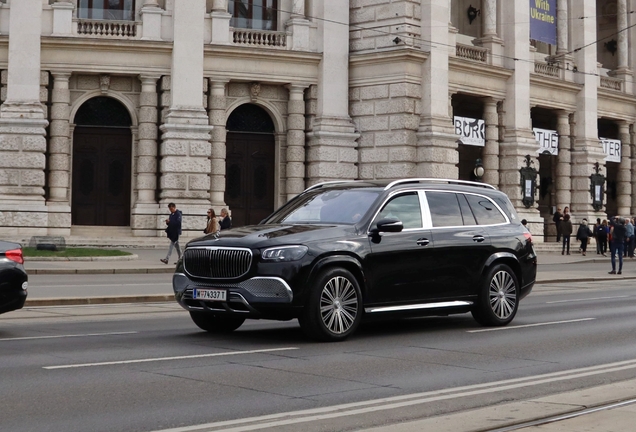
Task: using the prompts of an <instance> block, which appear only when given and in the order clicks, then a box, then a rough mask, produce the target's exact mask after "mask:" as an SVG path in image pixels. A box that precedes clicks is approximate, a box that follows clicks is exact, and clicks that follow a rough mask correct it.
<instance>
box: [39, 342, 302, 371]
mask: <svg viewBox="0 0 636 432" xmlns="http://www.w3.org/2000/svg"><path fill="white" fill-rule="evenodd" d="M297 349H299V348H297V347H286V348H270V349H260V350H251V351H230V352H222V353H214V354H197V355H189V356H177V357H156V358H147V359H136V360H120V361H111V362H100V363H82V364H72V365H60V366H44V367H43V368H42V369H49V370H51V369H71V368H81V367H90V366H111V365H121V364H133V363H149V362H157V361H169V360H187V359H196V358H206V357H221V356H231V355H239V354H259V353H271V352H277V351H289V350H297Z"/></svg>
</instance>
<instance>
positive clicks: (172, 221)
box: [160, 203, 181, 264]
mask: <svg viewBox="0 0 636 432" xmlns="http://www.w3.org/2000/svg"><path fill="white" fill-rule="evenodd" d="M168 210H170V216H168V219H166V225H167V227H166V235H167V236H168V238H169V239H170V247H169V248H168V255H166V258H165V259H161V260H160V261H161V262H162V263H164V264H168V260H169V259H170V255H172V249H173V248H176V249H177V255H178V256H179V259H181V248H180V247H179V236H180V235H181V211H179V210H177V206H176V205H175V203H170V204H168Z"/></svg>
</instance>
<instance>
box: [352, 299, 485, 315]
mask: <svg viewBox="0 0 636 432" xmlns="http://www.w3.org/2000/svg"><path fill="white" fill-rule="evenodd" d="M473 304H474V303H473V302H470V301H447V302H439V303H419V304H410V305H402V306H382V307H371V308H364V311H365V312H366V313H376V312H399V311H406V310H419V309H436V308H449V307H458V306H472V305H473Z"/></svg>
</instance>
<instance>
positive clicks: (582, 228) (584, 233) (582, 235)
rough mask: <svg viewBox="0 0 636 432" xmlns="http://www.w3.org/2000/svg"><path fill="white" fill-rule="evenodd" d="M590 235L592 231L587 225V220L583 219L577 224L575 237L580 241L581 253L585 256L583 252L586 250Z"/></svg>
mask: <svg viewBox="0 0 636 432" xmlns="http://www.w3.org/2000/svg"><path fill="white" fill-rule="evenodd" d="M591 236H592V231H591V230H590V227H589V226H587V220H586V219H583V222H581V225H579V230H578V231H577V232H576V239H577V240H578V241H580V242H581V254H582V255H583V256H585V252H587V242H588V239H589V238H590V237H591Z"/></svg>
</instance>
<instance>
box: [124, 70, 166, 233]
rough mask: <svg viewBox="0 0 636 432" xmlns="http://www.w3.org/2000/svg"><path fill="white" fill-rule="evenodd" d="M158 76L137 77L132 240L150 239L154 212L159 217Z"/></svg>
mask: <svg viewBox="0 0 636 432" xmlns="http://www.w3.org/2000/svg"><path fill="white" fill-rule="evenodd" d="M159 78H160V76H159V75H146V74H143V75H140V76H139V80H140V81H141V94H140V95H139V126H138V128H137V129H138V130H137V135H138V140H133V142H136V143H137V148H136V151H135V156H136V163H135V165H134V166H135V171H136V172H135V174H136V177H135V178H136V185H135V189H136V192H137V199H136V201H135V203H134V206H133V210H132V219H131V222H130V225H131V228H132V231H133V236H137V237H138V236H153V235H155V233H156V232H155V230H156V228H157V227H156V225H157V221H156V219H157V212H158V211H159V213H161V210H160V209H159V205H158V203H157V154H158V148H157V138H158V135H159V130H158V128H157V122H158V115H159V113H158V110H157V104H158V97H159V96H158V94H157V81H158V80H159Z"/></svg>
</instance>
